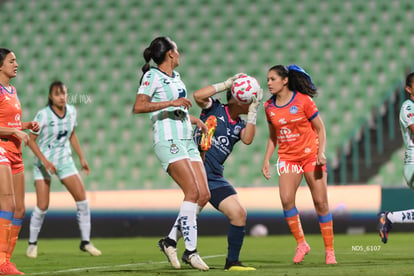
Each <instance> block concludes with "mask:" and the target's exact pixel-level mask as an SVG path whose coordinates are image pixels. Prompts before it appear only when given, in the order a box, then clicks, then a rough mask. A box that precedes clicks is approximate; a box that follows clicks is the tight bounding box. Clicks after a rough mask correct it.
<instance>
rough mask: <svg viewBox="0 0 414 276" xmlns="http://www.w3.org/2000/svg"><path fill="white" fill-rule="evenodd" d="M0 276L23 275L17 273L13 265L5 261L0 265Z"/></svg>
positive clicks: (19, 272)
mask: <svg viewBox="0 0 414 276" xmlns="http://www.w3.org/2000/svg"><path fill="white" fill-rule="evenodd" d="M0 275H24V273H23V272H21V271H19V270H18V269H17V267H16V265H15V264H14V263H11V262H10V261H8V260H7V261H6V262H4V263H3V264H2V265H0Z"/></svg>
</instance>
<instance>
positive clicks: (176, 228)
mask: <svg viewBox="0 0 414 276" xmlns="http://www.w3.org/2000/svg"><path fill="white" fill-rule="evenodd" d="M168 237H169V238H170V239H172V240H174V241H176V242H178V240H179V239H180V238H181V237H182V235H181V226H180V215H179V214H178V216H177V219H176V220H175V222H174V225H173V227H172V228H171V231H170V233H169V234H168Z"/></svg>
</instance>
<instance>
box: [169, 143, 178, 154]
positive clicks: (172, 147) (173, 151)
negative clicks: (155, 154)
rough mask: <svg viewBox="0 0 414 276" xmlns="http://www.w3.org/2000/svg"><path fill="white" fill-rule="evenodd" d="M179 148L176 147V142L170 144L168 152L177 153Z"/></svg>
mask: <svg viewBox="0 0 414 276" xmlns="http://www.w3.org/2000/svg"><path fill="white" fill-rule="evenodd" d="M179 151H180V150H179V148H178V147H177V145H176V144H171V146H170V152H171V153H172V154H176V153H178V152H179Z"/></svg>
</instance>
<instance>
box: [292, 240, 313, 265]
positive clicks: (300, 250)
mask: <svg viewBox="0 0 414 276" xmlns="http://www.w3.org/2000/svg"><path fill="white" fill-rule="evenodd" d="M309 251H310V246H309V245H308V244H307V243H306V242H302V243H301V244H299V245H298V246H297V247H296V254H295V257H293V262H294V263H295V264H298V263H301V262H302V261H303V259H304V258H305V255H307V254H308V253H309Z"/></svg>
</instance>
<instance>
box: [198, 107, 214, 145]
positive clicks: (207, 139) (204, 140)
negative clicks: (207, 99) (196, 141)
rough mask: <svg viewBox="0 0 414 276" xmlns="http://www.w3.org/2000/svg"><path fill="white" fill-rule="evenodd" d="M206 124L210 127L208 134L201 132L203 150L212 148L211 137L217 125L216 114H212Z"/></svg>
mask: <svg viewBox="0 0 414 276" xmlns="http://www.w3.org/2000/svg"><path fill="white" fill-rule="evenodd" d="M205 124H206V126H207V128H208V132H207V135H205V134H204V133H203V134H201V142H200V148H201V150H202V151H208V150H209V149H210V148H211V138H212V137H213V135H214V132H215V131H216V127H217V118H216V116H214V115H211V116H210V117H208V118H207V120H206V122H205Z"/></svg>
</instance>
